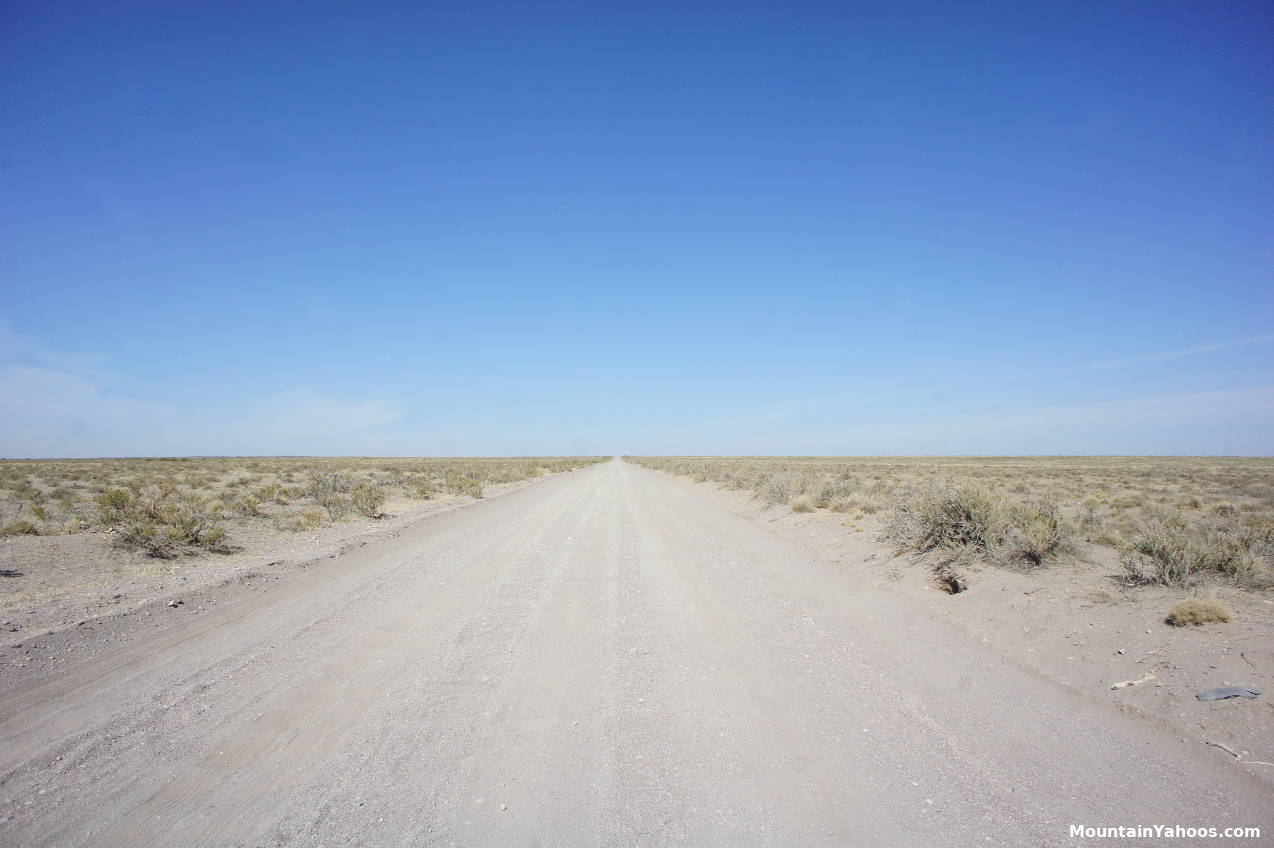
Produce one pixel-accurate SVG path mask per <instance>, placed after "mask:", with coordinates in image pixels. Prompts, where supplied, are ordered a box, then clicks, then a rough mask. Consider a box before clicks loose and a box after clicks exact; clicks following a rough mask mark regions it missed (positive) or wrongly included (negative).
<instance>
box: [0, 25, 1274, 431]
mask: <svg viewBox="0 0 1274 848" xmlns="http://www.w3.org/2000/svg"><path fill="white" fill-rule="evenodd" d="M0 33H2V34H0V39H3V45H4V49H3V50H0V109H2V110H3V114H4V115H5V116H6V119H5V121H4V128H3V131H0V280H2V281H3V285H4V287H5V297H4V299H3V301H0V321H2V322H3V323H2V324H0V397H3V398H4V404H5V407H6V412H5V415H4V416H3V422H2V423H0V455H5V456H68V455H69V456H84V455H89V456H91V455H121V454H123V455H154V454H223V453H232V454H281V453H285V454H301V453H316V454H399V455H432V454H523V453H529V454H566V453H590V454H591V453H727V454H737V453H761V454H772V453H782V454H788V453H803V454H804V453H819V454H873V453H996V454H999V453H1014V454H1016V453H1137V454H1145V453H1155V454H1159V453H1187V454H1196V453H1206V454H1214V453H1222V454H1235V453H1246V454H1261V455H1269V454H1271V453H1274V320H1272V319H1274V108H1272V107H1274V51H1271V49H1270V45H1271V44H1274V6H1271V5H1270V4H1268V3H1251V4H1244V3H1239V2H1230V3H1215V4H1210V3H1172V2H1166V3H1153V4H1152V3H1144V2H1143V3H1121V2H1101V3H1083V2H1080V3H1071V2H1068V3H1056V2H1054V3H1043V4H1033V3H1024V2H1013V3H1004V4H997V3H991V2H986V3H981V2H980V3H970V4H957V3H949V2H932V3H905V2H889V3H878V4H850V3H826V4H823V3H808V4H802V3H722V4H711V3H703V4H689V3H636V2H634V3H578V4H556V3H549V4H528V3H507V4H495V3H472V2H465V3H456V4H446V3H432V2H429V3H401V4H377V3H365V4H331V3H321V2H318V3H303V4H302V3H252V4H234V3H226V2H218V3H207V4H201V3H196V2H182V3H134V2H128V0H121V2H117V3H109V4H101V3H76V2H65V3H60V4H54V3H37V2H30V0H19V2H12V3H6V4H4V6H3V8H2V9H0Z"/></svg>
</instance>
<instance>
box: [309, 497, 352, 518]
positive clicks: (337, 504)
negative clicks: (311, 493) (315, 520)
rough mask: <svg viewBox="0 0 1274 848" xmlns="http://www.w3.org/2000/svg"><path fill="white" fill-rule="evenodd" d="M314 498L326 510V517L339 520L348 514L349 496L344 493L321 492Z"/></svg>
mask: <svg viewBox="0 0 1274 848" xmlns="http://www.w3.org/2000/svg"><path fill="white" fill-rule="evenodd" d="M315 500H316V501H317V502H318V505H319V506H321V507H323V509H325V510H327V515H328V517H329V518H331V519H332V520H333V521H340V520H341V519H342V518H344V517H345V516H347V515H349V511H350V502H349V498H347V497H345V496H344V495H338V494H337V493H335V492H323V493H321V494H319V495H318V497H317V498H315Z"/></svg>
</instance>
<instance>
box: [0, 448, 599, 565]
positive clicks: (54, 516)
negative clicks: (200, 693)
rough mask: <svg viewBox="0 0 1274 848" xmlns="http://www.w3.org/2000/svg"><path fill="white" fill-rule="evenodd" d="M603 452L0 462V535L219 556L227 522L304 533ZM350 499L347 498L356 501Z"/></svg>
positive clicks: (570, 466) (578, 462) (580, 462)
mask: <svg viewBox="0 0 1274 848" xmlns="http://www.w3.org/2000/svg"><path fill="white" fill-rule="evenodd" d="M603 459H604V458H603V457H555V458H541V457H507V458H470V459H459V458H447V459H437V458H394V459H370V458H368V459H364V458H350V457H336V458H325V457H258V458H242V457H207V458H132V459H94V460H0V533H4V534H22V533H42V534H53V533H79V532H85V531H87V530H92V529H94V528H104V529H109V530H112V531H113V532H114V534H115V538H116V540H117V541H118V542H119V543H120V544H121V545H124V546H127V547H132V548H136V549H139V550H144V551H147V552H149V553H152V554H154V555H155V556H165V557H168V556H177V555H179V554H183V553H198V552H201V551H207V550H219V549H224V548H225V545H226V538H227V529H228V528H233V527H236V526H246V527H257V528H261V529H273V530H276V531H278V532H293V531H297V530H306V529H314V528H316V527H318V526H321V525H322V524H323V523H324V522H325V521H326V520H328V518H329V516H330V518H331V519H332V520H340V519H343V518H346V517H347V516H349V515H350V514H351V512H352V511H354V510H357V512H358V515H359V516H360V517H364V516H365V517H368V518H370V517H372V515H378V514H379V512H380V508H381V506H383V504H384V503H385V502H386V500H385V499H386V498H388V497H391V496H395V495H402V496H404V497H415V498H426V497H429V496H431V495H432V494H433V493H434V492H436V491H438V490H439V489H440V488H441V487H442V486H443V484H444V481H445V480H447V479H449V478H452V477H455V476H463V477H466V478H468V482H466V483H463V484H461V485H462V486H463V487H464V488H463V491H464V493H466V494H473V495H474V496H480V494H481V491H482V486H483V484H484V483H503V482H514V481H517V480H523V479H528V478H530V477H536V476H539V475H541V474H545V473H554V472H560V471H571V470H574V469H577V468H581V467H583V466H585V465H589V464H591V463H594V462H599V461H602V460H603ZM356 492H357V493H358V494H357V501H358V503H355V502H354V501H355V496H356Z"/></svg>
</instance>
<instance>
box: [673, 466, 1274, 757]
mask: <svg viewBox="0 0 1274 848" xmlns="http://www.w3.org/2000/svg"><path fill="white" fill-rule="evenodd" d="M676 480H677V482H678V483H679V484H680V485H682V486H684V487H686V488H688V489H690V490H692V491H694V492H696V493H697V494H699V495H700V496H701V497H705V498H707V499H709V500H711V501H713V502H714V503H717V504H719V505H721V506H723V507H724V508H726V509H728V510H730V511H731V512H733V513H735V514H737V515H740V516H742V517H745V518H748V519H749V520H751V521H752V522H754V523H756V524H759V525H761V526H764V527H766V528H768V529H769V530H771V531H773V532H775V533H778V534H779V535H781V536H783V537H784V538H786V539H789V540H791V541H793V542H796V543H798V544H800V545H802V546H804V547H806V548H808V549H809V550H810V551H811V552H812V553H813V554H814V555H816V556H817V557H819V558H820V559H822V560H824V561H827V562H829V563H833V564H834V565H835V567H837V568H840V569H843V570H846V571H849V572H851V573H853V574H854V575H857V576H860V577H863V578H865V579H867V580H868V581H870V582H871V584H872V585H873V587H875V588H880V589H884V590H886V591H889V592H891V593H894V594H899V595H901V596H903V597H906V598H907V599H908V601H909V602H910V603H912V604H915V605H916V608H917V611H918V612H919V613H920V614H922V615H926V616H932V617H935V618H940V619H942V620H944V621H946V622H947V623H949V624H950V625H951V626H953V627H955V628H958V629H959V630H960V631H961V632H962V633H964V634H966V635H967V636H968V637H971V638H973V639H976V640H977V641H979V642H980V643H981V644H982V645H984V646H985V647H986V648H987V649H988V650H991V651H993V652H995V653H996V654H997V655H998V656H999V657H1000V658H1002V659H1003V660H1005V661H1008V662H1011V663H1013V664H1015V665H1018V666H1020V667H1022V668H1024V669H1027V670H1029V671H1031V672H1034V673H1037V674H1040V675H1042V676H1044V677H1046V678H1048V679H1049V680H1051V681H1054V682H1057V683H1059V684H1061V685H1063V686H1066V687H1068V688H1071V689H1073V690H1075V691H1078V692H1082V693H1084V694H1085V695H1086V696H1087V697H1090V698H1092V699H1094V700H1096V701H1099V702H1104V703H1108V704H1111V705H1113V706H1115V707H1116V708H1117V709H1119V710H1121V711H1123V712H1125V713H1129V714H1135V715H1138V716H1142V717H1144V718H1146V719H1149V720H1152V721H1154V722H1157V723H1159V724H1161V725H1162V726H1163V727H1165V728H1167V729H1169V730H1170V731H1171V732H1172V733H1174V734H1175V735H1176V737H1177V739H1178V741H1179V742H1180V743H1181V744H1188V745H1195V746H1203V748H1204V750H1205V751H1206V752H1209V753H1210V754H1211V755H1212V756H1214V757H1216V758H1217V759H1218V760H1221V761H1224V762H1226V763H1227V764H1230V765H1233V766H1234V767H1237V768H1240V769H1241V770H1244V771H1247V772H1250V773H1251V774H1252V775H1253V776H1258V777H1262V778H1266V779H1274V766H1271V765H1269V763H1274V599H1271V598H1270V596H1269V595H1268V594H1267V593H1257V592H1251V591H1247V590H1243V589H1238V588H1234V587H1227V586H1224V585H1222V584H1218V585H1214V586H1210V587H1208V586H1205V587H1202V588H1201V589H1200V590H1198V591H1199V594H1200V595H1202V596H1204V597H1217V598H1220V599H1221V600H1223V601H1224V602H1225V603H1226V604H1227V605H1229V606H1230V607H1231V608H1232V609H1234V610H1235V612H1236V619H1235V621H1233V622H1230V623H1227V624H1210V625H1206V626H1202V627H1173V626H1171V625H1169V624H1168V623H1167V622H1166V621H1165V617H1166V613H1167V611H1168V609H1169V608H1170V607H1171V606H1172V604H1173V603H1175V602H1176V601H1179V600H1181V599H1183V598H1185V597H1188V596H1189V595H1188V593H1187V592H1185V591H1183V590H1178V589H1168V588H1165V587H1128V586H1127V585H1125V584H1124V582H1123V581H1122V580H1121V579H1120V577H1121V576H1122V573H1123V572H1122V569H1121V568H1120V566H1119V562H1118V558H1117V555H1116V554H1115V552H1114V551H1112V550H1111V549H1110V548H1107V547H1103V546H1098V545H1081V547H1080V550H1079V551H1077V552H1076V554H1075V555H1073V556H1070V557H1068V558H1067V559H1066V560H1065V561H1064V562H1062V563H1058V564H1056V565H1054V566H1050V567H1047V568H1043V569H1036V570H1033V571H1029V572H1023V571H1014V570H1009V569H1005V568H999V567H995V566H991V565H983V566H981V567H980V568H978V569H977V570H975V571H973V572H971V573H969V574H968V575H967V577H968V584H969V588H968V590H967V591H963V592H960V593H959V594H955V595H952V594H949V593H948V592H947V591H945V590H944V589H943V588H942V586H941V584H940V583H938V582H936V581H935V580H934V579H933V578H932V572H931V569H930V568H929V567H928V563H927V562H926V561H925V560H924V558H922V557H915V556H911V555H903V556H896V555H895V554H896V552H895V550H894V548H892V547H891V546H889V545H887V544H884V543H881V542H879V541H877V538H878V536H879V531H880V527H879V525H878V524H877V523H876V522H874V521H872V520H870V519H858V520H852V519H847V518H846V517H845V516H843V515H839V514H836V513H830V512H815V513H803V514H801V513H794V512H792V511H791V510H790V509H788V508H787V507H786V506H767V505H765V504H764V503H762V502H761V501H759V500H758V499H756V498H754V497H752V496H751V495H749V494H747V493H742V492H737V491H727V490H723V489H719V488H718V487H717V486H715V485H714V484H712V483H694V482H691V481H690V480H689V479H688V478H684V477H680V478H676ZM1147 674H1153V677H1152V678H1151V679H1149V680H1145V682H1143V683H1139V684H1136V685H1134V686H1129V687H1125V688H1120V689H1116V690H1112V689H1111V688H1110V687H1111V686H1113V685H1115V684H1117V683H1121V682H1124V681H1130V680H1142V679H1144V678H1145V677H1146V676H1147ZM1222 686H1248V687H1255V688H1256V689H1257V690H1259V691H1260V692H1262V695H1263V696H1262V698H1260V699H1257V700H1255V701H1251V700H1243V699H1228V700H1225V701H1214V702H1199V701H1198V700H1196V698H1195V697H1194V696H1195V694H1196V693H1198V692H1202V691H1204V690H1207V689H1213V688H1216V687H1222ZM1218 743H1219V744H1218ZM1221 746H1224V747H1221ZM1226 749H1229V752H1227V750H1226ZM1230 752H1232V753H1230ZM1234 755H1237V757H1236V756H1234Z"/></svg>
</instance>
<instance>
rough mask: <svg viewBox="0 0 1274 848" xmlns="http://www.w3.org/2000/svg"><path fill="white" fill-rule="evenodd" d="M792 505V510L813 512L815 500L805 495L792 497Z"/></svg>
mask: <svg viewBox="0 0 1274 848" xmlns="http://www.w3.org/2000/svg"><path fill="white" fill-rule="evenodd" d="M790 506H791V507H792V512H813V511H814V510H815V506H814V501H812V500H810V499H809V498H807V497H805V495H799V496H797V497H795V498H792V503H791V504H790Z"/></svg>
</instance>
